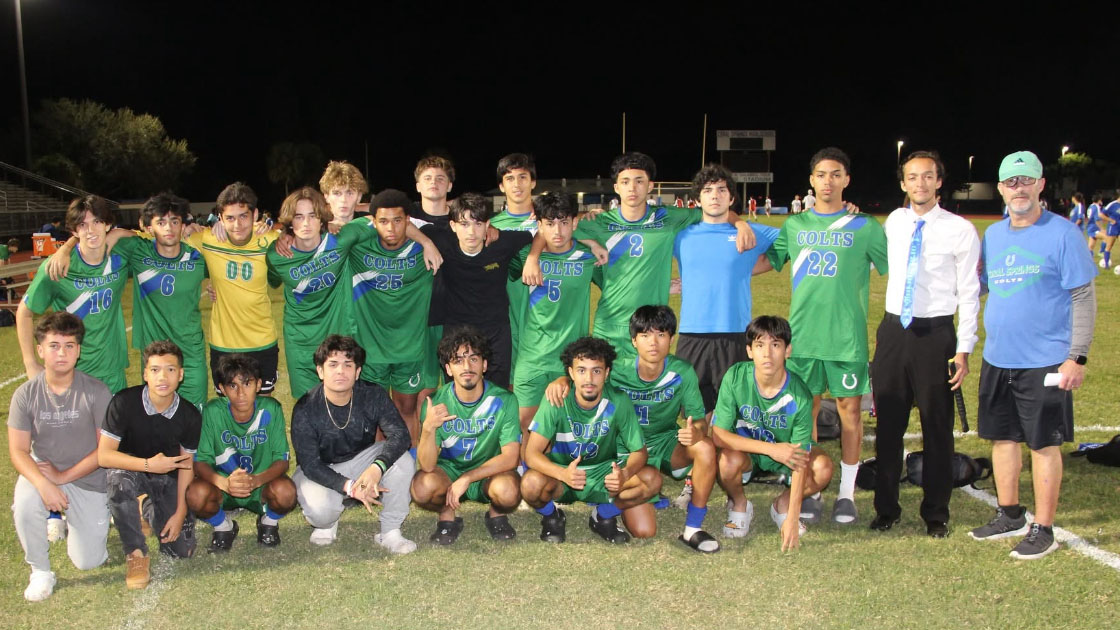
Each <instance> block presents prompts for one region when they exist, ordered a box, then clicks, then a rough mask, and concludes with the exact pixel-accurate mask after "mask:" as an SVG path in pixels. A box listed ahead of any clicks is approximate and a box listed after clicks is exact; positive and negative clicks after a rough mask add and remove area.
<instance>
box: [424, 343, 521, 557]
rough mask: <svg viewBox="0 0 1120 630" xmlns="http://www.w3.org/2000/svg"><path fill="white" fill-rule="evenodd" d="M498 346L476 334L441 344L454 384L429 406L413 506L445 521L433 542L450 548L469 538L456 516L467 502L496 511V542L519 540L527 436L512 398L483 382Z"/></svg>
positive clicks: (492, 528)
mask: <svg viewBox="0 0 1120 630" xmlns="http://www.w3.org/2000/svg"><path fill="white" fill-rule="evenodd" d="M489 355H490V346H489V344H488V343H487V342H486V338H485V337H483V336H482V334H481V333H480V332H479V331H478V329H476V328H472V327H470V326H465V327H463V328H459V329H458V330H455V331H452V332H449V333H448V335H447V336H446V337H444V338H443V340H442V341H440V343H439V360H440V363H442V364H443V367H444V369H445V370H447V376H448V377H449V378H451V382H450V383H447V384H446V385H444V386H443V387H440V388H439V390H437V391H436V395H435V398H434V399H433V398H429V399H428V400H427V404H426V406H425V408H424V412H423V414H422V417H421V421H422V422H423V427H424V428H423V431H424V432H423V434H422V435H421V437H420V445H419V446H418V447H417V449H416V454H417V462H418V463H419V465H420V471H419V472H417V473H416V476H415V477H414V478H413V479H412V490H411V494H412V500H413V501H415V502H416V505H418V506H420V507H421V508H423V509H425V510H428V511H430V512H438V513H439V522H437V523H436V531H435V532H434V533H433V534H432V535H431V537H430V540H431V541H432V542H434V543H437V544H440V545H450V544H452V543H454V542H455V541H456V539H458V538H459V534H460V533H462V531H463V519H462V517H459V516H456V514H457V513H458V511H459V504H460V501H464V500H469V501H477V502H479V503H484V504H489V505H490V509H489V510H487V512H486V514H485V518H484V521H485V523H486V530H487V531H488V532H490V537H491V538H493V539H494V540H511V539H512V538H514V537H515V536H516V535H517V533H516V532H515V531H514V529H513V526H512V525H510V524H509V517H507V516H506V515H507V514H509V513H510V512H512V511H513V510H515V509H517V506H518V504H519V503H521V477H520V476H519V475H518V474H517V471H516V470H514V468H516V467H517V462H518V461H519V460H520V457H519V451H520V450H521V445H520V444H519V442H520V440H521V431H520V429H519V427H518V423H517V414H516V412H515V411H514V409H515V405H516V402H517V401H516V399H515V398H514V397H513V394H511V393H510V392H509V391H507V390H504V389H502V388H501V387H498V386H497V385H494V384H493V383H491V382H489V381H487V380H485V379H484V378H482V373H483V372H485V371H486V360H487V358H488V357H489Z"/></svg>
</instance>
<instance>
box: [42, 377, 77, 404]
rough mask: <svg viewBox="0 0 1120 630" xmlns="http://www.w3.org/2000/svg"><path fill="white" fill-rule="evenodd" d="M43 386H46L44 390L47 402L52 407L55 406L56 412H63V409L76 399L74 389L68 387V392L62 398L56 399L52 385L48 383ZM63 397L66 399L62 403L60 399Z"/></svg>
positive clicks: (63, 393)
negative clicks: (72, 399) (71, 400)
mask: <svg viewBox="0 0 1120 630" xmlns="http://www.w3.org/2000/svg"><path fill="white" fill-rule="evenodd" d="M43 385H44V387H43V389H44V390H45V391H46V392H47V400H48V401H49V402H50V403H51V404H52V405H54V408H55V411H61V410H62V408H63V407H65V406H67V404H69V403H70V399H71V398H73V397H74V390H73V387H67V388H66V391H64V392H62V394H61V395H60V396H58V397H56V396H55V395H54V392H52V391H51V386H50V385H48V384H46V383H44V384H43ZM63 397H65V398H64V400H63V401H62V402H61V403H60V402H59V398H63Z"/></svg>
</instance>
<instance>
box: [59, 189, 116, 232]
mask: <svg viewBox="0 0 1120 630" xmlns="http://www.w3.org/2000/svg"><path fill="white" fill-rule="evenodd" d="M86 212H91V213H93V216H95V217H97V218H98V219H101V222H102V223H104V224H105V225H110V226H111V225H113V223H114V222H115V220H114V218H113V205H112V204H111V203H109V200H108V199H105V198H104V197H98V196H97V195H86V196H85V197H78V198H77V199H75V200H73V201H71V202H70V206H69V207H68V208H66V229H67V230H70V231H71V232H72V233H74V234H75V235H77V232H78V226H79V225H81V223H82V220H83V219H85V218H86Z"/></svg>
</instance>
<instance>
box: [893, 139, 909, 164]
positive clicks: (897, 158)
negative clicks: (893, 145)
mask: <svg viewBox="0 0 1120 630" xmlns="http://www.w3.org/2000/svg"><path fill="white" fill-rule="evenodd" d="M904 144H906V143H905V142H904V141H902V140H899V141H898V150H897V151H896V152H895V157H894V162H895V164H898V163H899V162H901V161H902V145H904Z"/></svg>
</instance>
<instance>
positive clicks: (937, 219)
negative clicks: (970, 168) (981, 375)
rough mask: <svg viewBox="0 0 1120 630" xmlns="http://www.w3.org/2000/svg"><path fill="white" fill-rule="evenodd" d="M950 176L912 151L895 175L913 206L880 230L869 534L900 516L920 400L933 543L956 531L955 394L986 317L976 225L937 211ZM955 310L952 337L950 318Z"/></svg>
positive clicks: (934, 160) (924, 508)
mask: <svg viewBox="0 0 1120 630" xmlns="http://www.w3.org/2000/svg"><path fill="white" fill-rule="evenodd" d="M944 175H945V168H944V166H943V165H942V163H941V159H940V158H939V157H938V155H937V153H935V152H932V151H915V152H914V153H911V154H910V155H909V156H907V158H906V161H905V162H903V163H902V165H901V166H900V167H899V169H898V177H899V182H900V184H901V187H902V190H903V191H905V192H906V194H907V195H908V196H909V198H910V206H909V207H908V208H899V209H897V210H895V211H894V212H892V213H891V214H890V216H889V217H888V218H887V221H886V223H885V224H884V225H883V228H884V230H885V231H886V233H887V259H888V261H889V267H890V269H891V271H892V273H891V274H890V276H889V278H888V279H887V296H886V314H885V315H884V316H883V321H882V323H880V324H879V330H878V333H877V335H876V345H875V358H874V361H873V362H872V364H871V379H872V382H873V383H874V384H875V387H874V395H875V410H876V415H877V418H878V425H877V427H876V430H875V455H876V462H877V465H878V475H877V478H876V484H875V512H876V516H875V518H874V519H873V520H872V521H871V529H873V530H877V531H887V530H889V529H890V528H891V527H893V526H894V524H895V523H897V522H898V521H899V518H900V517H901V515H902V508H901V506H899V504H898V484H899V478H900V476H901V472H902V437H903V434H904V433H905V432H906V427H907V424H908V423H909V421H910V408H911V407H912V406H913V404H914V403H915V402H916V403H917V405H918V413H919V416H920V417H921V423H922V437H923V442H924V449H925V455H924V459H923V468H922V489H923V491H924V498H923V499H922V505H921V509H920V512H921V517H922V520H924V521H925V523H926V532H927V533H928V534H929V535H930V536H932V537H934V538H944V537H945V536H947V535H948V534H949V527H948V523H949V497H950V495H951V494H952V491H953V472H952V458H953V394H952V392H953V390H956V389H958V388H960V386H961V383H962V382H963V381H964V377H965V375H967V374H968V355H969V354H971V353H972V349H973V346H975V345H976V341H977V337H976V325H977V317H978V314H979V312H980V281H979V277H978V275H977V272H976V264H977V261H979V259H980V239H979V237H977V235H976V228H974V227H973V226H972V224H971V223H969V222H968V221H967V220H965V219H963V218H961V217H959V216H957V215H955V214H953V213H951V212H949V211H947V210H945V209H943V208H941V207H940V206H939V205H938V204H937V191H938V190H939V189H940V188H941V181H942V178H943V177H944ZM958 310H959V312H960V320H959V322H958V324H957V329H956V330H955V331H954V329H953V314H954V312H957V311H958Z"/></svg>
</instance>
